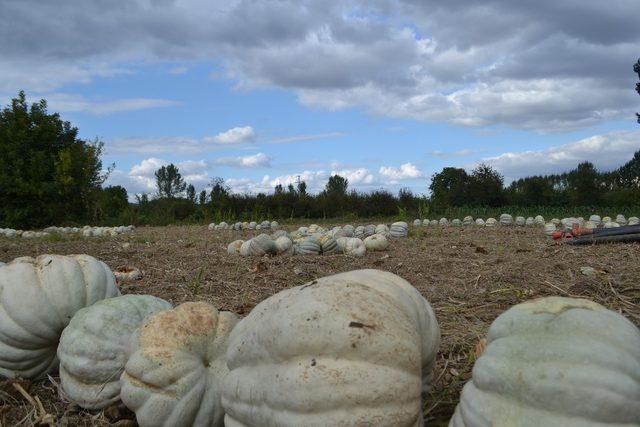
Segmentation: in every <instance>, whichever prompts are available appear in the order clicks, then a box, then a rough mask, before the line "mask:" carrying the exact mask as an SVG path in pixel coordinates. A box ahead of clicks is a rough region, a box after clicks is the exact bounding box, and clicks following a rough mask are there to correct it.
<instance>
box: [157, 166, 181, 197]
mask: <svg viewBox="0 0 640 427" xmlns="http://www.w3.org/2000/svg"><path fill="white" fill-rule="evenodd" d="M155 175H156V186H157V187H158V197H160V198H167V199H173V198H175V197H176V196H177V195H179V194H180V193H182V192H183V191H184V190H185V188H186V186H187V184H185V182H184V179H182V175H181V174H180V170H179V169H178V168H177V167H176V165H174V164H173V163H171V164H169V165H167V166H162V167H161V168H160V169H158V170H157V171H156V173H155Z"/></svg>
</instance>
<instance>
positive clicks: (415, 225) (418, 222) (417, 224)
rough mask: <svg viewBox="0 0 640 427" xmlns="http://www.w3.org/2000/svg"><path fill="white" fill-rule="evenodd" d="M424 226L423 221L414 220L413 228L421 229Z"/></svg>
mask: <svg viewBox="0 0 640 427" xmlns="http://www.w3.org/2000/svg"><path fill="white" fill-rule="evenodd" d="M421 225H422V221H420V220H419V219H414V220H413V226H414V227H420V226H421Z"/></svg>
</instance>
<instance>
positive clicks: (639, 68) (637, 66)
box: [633, 59, 640, 123]
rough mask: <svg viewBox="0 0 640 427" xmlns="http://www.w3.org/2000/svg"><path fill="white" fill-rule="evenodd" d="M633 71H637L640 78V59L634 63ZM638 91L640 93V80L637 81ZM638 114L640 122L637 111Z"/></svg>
mask: <svg viewBox="0 0 640 427" xmlns="http://www.w3.org/2000/svg"><path fill="white" fill-rule="evenodd" d="M633 71H635V72H636V74H637V75H638V79H640V59H638V61H637V62H636V63H635V64H633ZM636 92H638V95H640V82H638V83H636ZM636 116H637V117H638V123H640V114H638V113H636Z"/></svg>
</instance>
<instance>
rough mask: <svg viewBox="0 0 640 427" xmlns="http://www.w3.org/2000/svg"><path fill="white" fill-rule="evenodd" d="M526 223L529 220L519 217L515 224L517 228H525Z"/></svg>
mask: <svg viewBox="0 0 640 427" xmlns="http://www.w3.org/2000/svg"><path fill="white" fill-rule="evenodd" d="M532 220H533V218H532ZM526 221H527V220H525V219H524V217H523V216H517V217H516V220H515V224H516V226H517V227H524V226H525V224H526Z"/></svg>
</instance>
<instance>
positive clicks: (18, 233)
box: [0, 225, 136, 239]
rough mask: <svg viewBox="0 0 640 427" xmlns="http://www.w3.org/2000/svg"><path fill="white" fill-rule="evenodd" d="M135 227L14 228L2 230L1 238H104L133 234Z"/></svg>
mask: <svg viewBox="0 0 640 427" xmlns="http://www.w3.org/2000/svg"><path fill="white" fill-rule="evenodd" d="M135 228H136V227H135V226H134V225H120V226H117V227H92V226H90V225H85V226H84V227H82V228H79V227H47V228H45V229H44V230H42V231H30V230H27V231H24V230H14V229H13V228H0V236H5V237H9V238H14V237H22V238H25V239H33V238H39V237H47V236H51V235H52V234H59V235H70V234H79V235H82V236H84V237H92V236H95V237H103V236H117V235H119V234H129V233H133V231H134V230H135Z"/></svg>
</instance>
